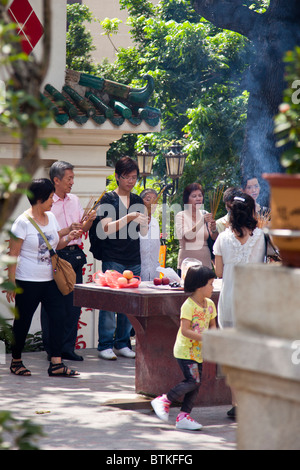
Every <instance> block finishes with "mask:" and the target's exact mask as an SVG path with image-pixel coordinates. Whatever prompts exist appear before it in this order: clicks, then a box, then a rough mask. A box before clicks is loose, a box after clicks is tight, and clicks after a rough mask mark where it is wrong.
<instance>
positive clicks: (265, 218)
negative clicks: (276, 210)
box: [256, 209, 271, 228]
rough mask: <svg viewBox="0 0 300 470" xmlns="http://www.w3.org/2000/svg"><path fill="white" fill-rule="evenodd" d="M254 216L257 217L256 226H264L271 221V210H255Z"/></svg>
mask: <svg viewBox="0 0 300 470" xmlns="http://www.w3.org/2000/svg"><path fill="white" fill-rule="evenodd" d="M256 218H257V222H258V224H257V226H258V228H265V227H267V226H268V225H269V222H270V221H271V210H270V209H266V210H264V211H263V212H257V213H256Z"/></svg>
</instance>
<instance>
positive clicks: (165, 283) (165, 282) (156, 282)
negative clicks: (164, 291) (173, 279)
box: [153, 277, 170, 286]
mask: <svg viewBox="0 0 300 470" xmlns="http://www.w3.org/2000/svg"><path fill="white" fill-rule="evenodd" d="M153 284H154V285H155V286H161V285H163V286H168V285H169V284H170V279H169V278H168V277H163V278H160V277H155V278H154V279H153Z"/></svg>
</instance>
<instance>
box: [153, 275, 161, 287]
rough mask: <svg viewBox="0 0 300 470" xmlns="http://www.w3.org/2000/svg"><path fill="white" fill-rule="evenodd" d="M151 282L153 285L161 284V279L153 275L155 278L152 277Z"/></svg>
mask: <svg viewBox="0 0 300 470" xmlns="http://www.w3.org/2000/svg"><path fill="white" fill-rule="evenodd" d="M153 284H154V285H155V286H161V284H162V280H161V279H160V278H159V277H155V278H154V279H153Z"/></svg>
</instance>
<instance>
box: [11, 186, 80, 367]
mask: <svg viewBox="0 0 300 470" xmlns="http://www.w3.org/2000/svg"><path fill="white" fill-rule="evenodd" d="M29 191H30V193H29V196H28V199H29V202H30V204H31V208H30V209H28V210H27V211H26V212H24V213H23V214H21V215H20V216H19V217H18V218H17V219H16V221H15V222H14V224H13V226H12V228H11V232H12V234H13V235H14V236H13V237H11V240H10V256H13V257H16V258H17V263H16V264H11V265H9V267H8V276H9V280H10V281H11V282H12V283H13V284H15V285H16V287H18V288H20V289H21V291H20V293H17V294H16V293H15V292H14V291H9V292H7V294H6V297H7V300H8V301H9V302H13V301H15V303H16V308H17V312H18V315H17V317H16V319H15V320H14V323H13V335H14V342H13V345H12V362H11V366H10V370H11V372H12V373H13V374H15V375H20V376H29V375H31V372H30V371H29V370H28V369H27V368H26V367H25V366H24V364H23V362H22V360H21V354H22V351H23V348H24V344H25V341H26V336H27V334H28V331H29V328H30V325H31V321H32V317H33V314H34V312H35V310H36V309H37V307H38V305H39V303H40V302H41V303H42V304H43V305H44V307H45V309H46V311H47V314H48V317H49V323H50V336H51V338H50V341H51V354H50V355H51V362H50V366H49V369H48V373H49V376H56V375H57V376H61V375H64V376H74V375H78V372H76V371H73V370H70V369H68V368H67V367H66V366H65V365H64V364H63V363H62V360H61V347H62V334H63V325H62V323H61V322H62V318H63V312H64V303H63V295H62V294H61V293H60V291H59V290H58V288H57V286H56V283H55V281H54V280H53V274H52V265H51V259H50V253H49V250H48V248H47V246H46V244H45V241H44V239H43V237H42V236H41V234H40V233H39V232H38V231H37V230H36V228H35V227H34V226H33V225H32V223H31V222H30V221H29V220H28V218H27V217H26V215H25V214H28V215H29V216H30V217H31V218H32V219H33V220H34V221H35V222H36V223H37V224H38V225H39V227H40V228H41V230H42V232H43V233H44V235H45V236H46V238H47V239H48V241H49V243H50V244H51V246H52V247H53V249H54V250H56V249H62V248H64V247H65V246H66V245H67V244H68V243H69V241H70V240H74V238H78V236H80V235H81V233H80V232H78V231H75V230H73V231H70V232H69V233H68V234H67V235H66V232H67V230H66V229H64V230H60V227H59V225H58V222H57V220H56V218H55V216H54V215H53V214H52V212H50V209H51V206H52V197H53V194H54V186H53V184H52V183H51V181H50V180H48V179H46V178H41V179H38V180H33V181H32V183H31V185H30V187H29ZM65 235H66V236H65Z"/></svg>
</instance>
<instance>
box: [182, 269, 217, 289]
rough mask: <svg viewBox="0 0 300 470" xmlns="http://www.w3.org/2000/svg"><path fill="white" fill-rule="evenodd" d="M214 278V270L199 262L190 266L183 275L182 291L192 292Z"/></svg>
mask: <svg viewBox="0 0 300 470" xmlns="http://www.w3.org/2000/svg"><path fill="white" fill-rule="evenodd" d="M215 278H216V275H215V273H214V271H213V270H212V269H210V268H208V267H207V266H202V265H200V264H198V265H195V266H191V267H190V268H189V269H188V271H187V273H186V276H185V280H184V291H185V292H191V293H193V292H195V291H196V290H197V289H199V288H200V287H204V286H206V284H207V283H208V281H209V280H210V279H215Z"/></svg>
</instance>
